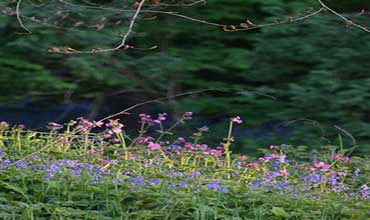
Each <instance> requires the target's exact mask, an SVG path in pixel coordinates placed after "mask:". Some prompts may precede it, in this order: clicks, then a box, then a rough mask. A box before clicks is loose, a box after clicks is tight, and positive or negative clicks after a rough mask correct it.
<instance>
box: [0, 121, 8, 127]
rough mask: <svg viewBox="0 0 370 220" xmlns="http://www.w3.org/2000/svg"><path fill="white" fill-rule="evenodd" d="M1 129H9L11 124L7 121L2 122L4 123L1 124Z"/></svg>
mask: <svg viewBox="0 0 370 220" xmlns="http://www.w3.org/2000/svg"><path fill="white" fill-rule="evenodd" d="M0 127H4V128H7V127H9V124H8V122H6V121H2V122H0Z"/></svg>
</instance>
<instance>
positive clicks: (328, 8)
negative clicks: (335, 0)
mask: <svg viewBox="0 0 370 220" xmlns="http://www.w3.org/2000/svg"><path fill="white" fill-rule="evenodd" d="M317 1H318V2H319V3H320V5H321V6H322V7H323V8H325V9H326V10H328V11H329V12H330V13H332V14H334V15H336V16H338V17H339V18H341V19H342V20H344V21H345V22H346V25H347V26H355V27H357V28H360V29H361V30H363V31H365V32H368V33H370V29H369V28H367V27H364V26H361V25H359V24H357V23H355V22H354V21H352V20H350V19H348V18H346V17H344V16H343V15H341V14H339V13H338V12H336V11H334V10H333V9H331V8H330V7H328V6H327V5H326V4H325V3H324V2H323V1H322V0H317Z"/></svg>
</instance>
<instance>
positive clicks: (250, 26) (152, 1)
mask: <svg viewBox="0 0 370 220" xmlns="http://www.w3.org/2000/svg"><path fill="white" fill-rule="evenodd" d="M57 1H58V2H60V3H62V4H64V5H66V6H72V7H80V8H84V9H91V10H103V11H110V12H115V13H124V12H130V13H133V16H132V17H131V18H130V22H129V24H128V30H127V31H126V33H125V34H124V35H122V36H121V42H120V43H119V44H117V45H116V46H114V47H112V48H106V49H102V48H94V49H91V50H88V51H80V50H77V49H74V48H72V47H70V46H65V47H63V48H59V47H51V48H48V50H47V51H48V52H49V53H61V54H96V53H102V52H115V51H125V50H128V49H136V50H153V49H156V48H157V46H153V47H150V48H137V47H135V46H132V45H130V44H127V39H128V38H129V36H130V35H132V33H133V28H134V25H135V23H136V21H137V19H138V16H139V14H162V15H167V16H173V17H178V18H181V19H185V20H189V21H191V22H195V23H200V24H204V25H209V26H215V27H218V28H221V29H222V30H223V31H226V32H240V31H250V30H254V29H259V28H265V27H269V26H274V25H282V24H287V23H292V22H299V21H302V20H306V19H309V18H311V17H314V16H316V15H318V14H320V13H322V12H325V11H326V12H330V13H331V14H333V15H335V16H337V17H338V18H340V19H341V20H343V21H344V22H345V25H346V26H347V27H356V28H359V29H361V30H363V31H365V32H368V33H370V28H368V27H364V26H362V25H360V24H357V23H356V22H354V21H352V20H350V19H348V18H346V17H345V16H343V15H341V14H340V13H338V12H336V11H335V10H333V9H332V8H330V7H329V6H328V5H327V4H325V3H324V1H323V0H317V2H318V3H319V5H320V6H321V7H320V8H319V9H318V10H315V11H313V10H312V9H310V12H309V13H307V14H306V15H303V16H298V17H289V18H287V19H283V20H277V21H274V22H271V23H265V24H256V23H254V22H252V21H251V20H245V21H244V22H241V23H239V24H237V25H235V24H219V23H214V22H210V21H206V20H202V19H198V18H193V17H189V16H186V15H182V14H180V13H178V12H173V11H165V10H164V9H163V8H167V7H174V6H179V7H191V6H194V5H198V4H205V3H206V1H205V0H194V1H191V2H190V3H188V1H183V0H179V1H178V2H177V3H174V4H165V3H162V2H161V1H160V0H147V1H146V0H140V1H137V2H135V3H134V4H133V7H134V8H135V9H120V8H111V7H103V6H100V5H90V4H89V5H81V4H75V3H72V2H69V1H68V0H57ZM21 4H22V0H18V1H17V5H16V8H15V11H14V12H12V9H10V8H6V7H5V9H6V10H5V9H3V10H2V11H3V13H5V12H4V11H7V13H6V14H9V15H13V14H15V15H16V17H17V20H18V23H19V25H20V26H21V28H22V29H24V30H25V31H26V33H29V34H30V33H32V32H31V31H30V30H29V28H27V27H26V26H25V25H24V23H23V20H22V18H25V19H29V20H31V21H34V22H38V23H41V20H39V19H37V18H35V17H27V16H25V15H22V13H21ZM144 6H148V7H147V8H149V9H144ZM149 6H150V7H149ZM153 7H157V8H159V9H158V10H152V8H153ZM0 9H1V4H0ZM160 9H162V10H160ZM360 14H364V11H362V12H361V13H360ZM156 18H157V17H156V16H154V17H151V18H148V19H156ZM42 23H43V24H47V23H46V22H42ZM47 26H50V27H53V26H55V25H52V24H50V25H47ZM62 28H64V27H62ZM67 29H68V28H67Z"/></svg>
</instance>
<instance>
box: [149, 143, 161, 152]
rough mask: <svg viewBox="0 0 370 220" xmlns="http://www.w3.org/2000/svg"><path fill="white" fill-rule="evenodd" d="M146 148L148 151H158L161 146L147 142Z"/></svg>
mask: <svg viewBox="0 0 370 220" xmlns="http://www.w3.org/2000/svg"><path fill="white" fill-rule="evenodd" d="M148 147H149V149H150V150H160V149H161V145H160V144H157V143H153V142H149V144H148Z"/></svg>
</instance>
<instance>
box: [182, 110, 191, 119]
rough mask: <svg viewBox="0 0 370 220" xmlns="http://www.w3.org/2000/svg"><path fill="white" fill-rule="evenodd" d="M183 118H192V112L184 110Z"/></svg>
mask: <svg viewBox="0 0 370 220" xmlns="http://www.w3.org/2000/svg"><path fill="white" fill-rule="evenodd" d="M183 118H184V120H190V119H192V118H193V112H185V114H184V116H183Z"/></svg>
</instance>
